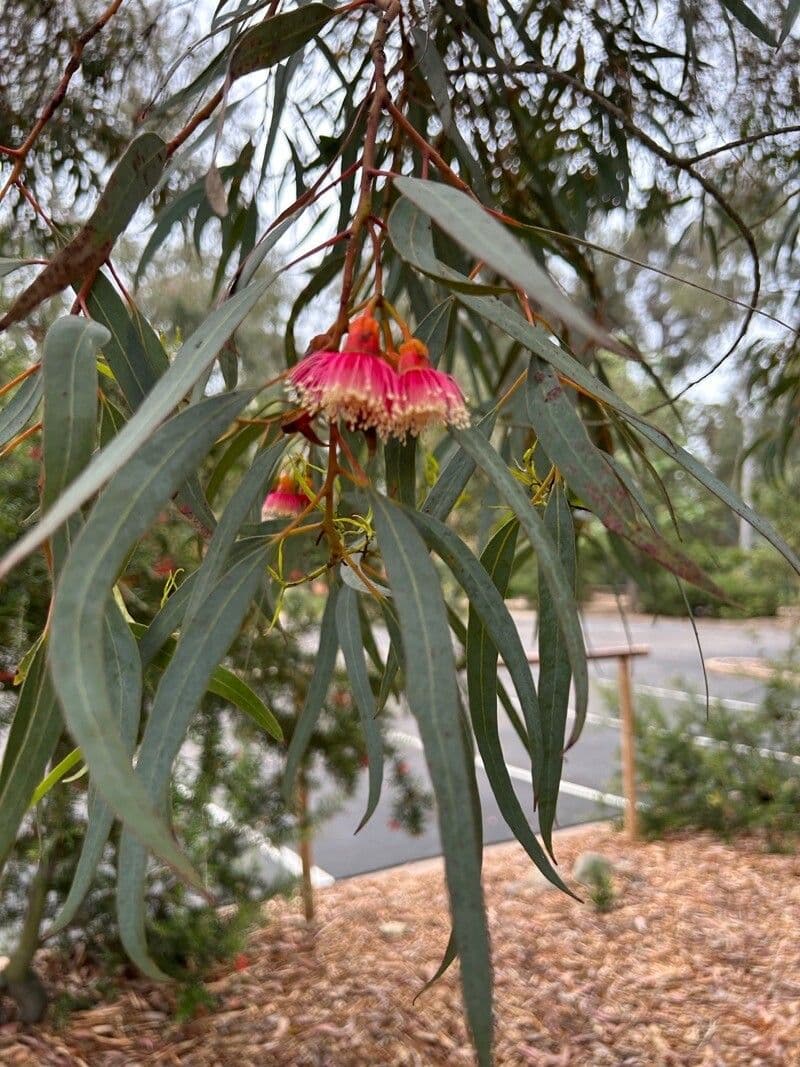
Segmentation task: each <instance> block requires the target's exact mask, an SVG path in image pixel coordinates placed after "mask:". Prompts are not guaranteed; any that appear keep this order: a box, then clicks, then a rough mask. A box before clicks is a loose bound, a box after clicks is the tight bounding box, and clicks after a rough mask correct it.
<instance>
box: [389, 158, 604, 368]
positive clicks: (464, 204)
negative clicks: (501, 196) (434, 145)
mask: <svg viewBox="0 0 800 1067" xmlns="http://www.w3.org/2000/svg"><path fill="white" fill-rule="evenodd" d="M394 184H395V187H396V188H397V190H398V191H399V192H400V193H401V194H402V195H403V196H405V197H408V199H409V200H410V201H411V202H412V203H413V204H415V205H416V206H417V207H418V208H420V210H422V211H424V212H425V213H426V214H427V215H430V217H431V218H432V219H433V221H434V222H436V223H437V224H438V225H439V226H441V227H442V229H443V230H444V231H445V233H447V234H448V235H449V236H450V237H452V238H453V240H454V241H457V242H458V244H460V245H461V247H462V248H464V249H465V250H466V251H467V252H470V253H471V254H472V255H473V256H475V258H476V259H478V260H482V261H483V262H484V263H487V264H488V265H489V266H490V267H492V268H493V269H494V270H496V271H497V273H498V274H499V275H500V276H501V277H504V278H508V280H509V281H510V282H512V283H513V284H514V285H517V286H519V287H520V288H521V289H523V290H524V291H525V292H526V293H528V294H529V296H530V297H531V298H532V299H535V300H536V302H537V303H538V304H539V305H540V306H541V307H542V308H543V309H544V311H545V313H546V314H551V315H555V316H557V317H558V318H559V319H561V320H562V321H563V322H564V323H565V324H566V325H567V326H570V327H572V328H573V329H574V330H577V331H578V332H579V333H580V334H582V335H583V336H585V337H591V338H592V339H593V340H595V341H597V342H598V343H599V344H602V345H603V346H605V347H607V348H611V349H613V350H616V349H617V348H618V347H619V345H618V343H617V342H616V341H615V340H614V338H613V337H611V335H610V334H609V333H608V332H607V331H606V330H603V329H601V327H600V326H598V324H597V323H596V322H595V321H594V320H593V319H591V318H590V317H589V316H588V315H587V314H586V312H584V311H582V310H581V308H579V307H578V305H577V304H575V303H574V302H573V301H572V300H570V299H569V298H568V297H566V296H564V294H563V293H562V292H561V290H560V289H559V288H558V287H557V286H556V285H555V283H554V282H553V281H551V279H550V276H549V275H548V274H547V273H546V272H545V271H544V270H543V269H542V268H541V267H540V266H539V264H538V263H537V262H536V260H535V259H534V258H533V256H532V255H531V254H530V253H529V252H528V251H527V249H526V248H525V247H524V245H522V244H521V243H520V242H519V241H518V240H517V239H516V237H512V235H511V234H510V233H509V232H508V230H507V229H506V228H505V227H504V226H502V225H501V224H500V223H499V222H498V221H497V220H496V219H494V218H492V216H491V215H490V214H489V213H488V212H487V211H486V209H485V208H484V207H482V206H481V205H480V204H479V203H477V201H475V200H473V199H472V197H470V196H467V194H466V193H462V192H461V191H460V190H459V189H454V188H453V187H452V186H449V185H443V184H441V183H440V182H432V181H425V180H423V179H422V178H405V177H404V178H396V179H395V183H394ZM455 280H457V279H455ZM451 282H452V280H451Z"/></svg>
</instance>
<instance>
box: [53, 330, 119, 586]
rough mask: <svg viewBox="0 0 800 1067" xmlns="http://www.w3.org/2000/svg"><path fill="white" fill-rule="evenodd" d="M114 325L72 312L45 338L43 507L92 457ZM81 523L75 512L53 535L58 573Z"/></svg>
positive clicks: (54, 499) (54, 500)
mask: <svg viewBox="0 0 800 1067" xmlns="http://www.w3.org/2000/svg"><path fill="white" fill-rule="evenodd" d="M107 340H108V331H107V330H106V329H105V327H104V326H99V325H98V324H97V323H95V322H92V321H91V320H90V319H85V318H79V317H78V316H77V315H66V316H64V317H63V318H60V319H57V320H56V321H55V322H54V323H53V325H52V326H51V327H50V329H49V330H48V331H47V336H46V337H45V340H44V349H43V354H42V379H43V387H44V416H43V424H44V433H43V436H42V459H43V463H42V466H43V474H44V477H43V484H42V507H43V509H44V512H45V514H46V513H47V511H48V510H49V509H50V508H52V507H53V505H54V504H55V502H56V501H57V500H58V498H59V496H60V495H61V493H62V492H63V491H64V489H65V488H66V486H68V485H69V483H70V482H71V481H73V479H75V478H77V477H78V475H79V474H80V473H81V471H82V470H84V468H85V467H86V465H87V464H88V463H89V460H90V458H91V455H92V451H93V450H94V443H95V434H96V429H97V364H96V353H97V350H98V348H99V347H100V346H101V345H102V344H104V343H105V342H106V341H107ZM79 524H80V520H79V519H77V518H74V519H73V520H72V521H71V522H70V523H69V524H68V525H67V527H66V528H65V529H64V530H62V531H59V532H57V533H56V536H55V537H53V542H52V547H53V566H54V569H55V572H56V574H58V573H59V572H60V570H61V567H62V565H63V562H64V559H65V557H66V554H67V551H68V549H69V543H70V538H71V537H73V536H74V535H75V533H76V531H77V528H78V526H79Z"/></svg>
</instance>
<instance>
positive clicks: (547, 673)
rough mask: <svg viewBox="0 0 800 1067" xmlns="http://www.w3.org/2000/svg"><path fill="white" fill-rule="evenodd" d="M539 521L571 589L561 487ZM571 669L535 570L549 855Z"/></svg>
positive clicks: (542, 804)
mask: <svg viewBox="0 0 800 1067" xmlns="http://www.w3.org/2000/svg"><path fill="white" fill-rule="evenodd" d="M544 524H545V526H546V527H547V529H548V530H549V531H550V535H551V537H552V538H553V541H554V543H555V546H556V551H557V552H558V558H559V559H560V560H561V565H562V567H563V568H564V573H565V574H566V576H567V581H568V582H569V584H570V589H571V590H572V592H573V593H574V591H575V572H576V566H577V564H576V559H575V531H574V529H573V526H572V512H571V511H570V508H569V504H568V502H567V495H566V493H565V492H564V489H563V487H562V486H561V485H559V484H556V485H555V486H554V487H553V489H552V490H551V491H550V497H549V499H548V501H547V507H546V508H545V511H544ZM571 679H572V671H571V670H570V665H569V656H568V655H567V651H566V648H565V645H564V639H563V636H562V634H561V628H560V626H559V624H558V617H557V615H556V612H555V607H554V605H553V598H552V596H551V594H550V587H549V585H548V584H547V577H546V575H545V574H544V573H543V571H542V569H541V567H540V570H539V704H540V706H541V709H542V732H543V734H544V756H543V759H542V774H541V792H540V794H539V829H540V831H541V834H542V838H543V840H544V843H545V845H546V846H547V850H548V852H549V853H550V855H551V856H552V855H553V841H552V834H553V823H554V821H555V817H556V805H557V803H558V789H559V785H560V784H561V770H562V765H563V753H564V734H565V730H566V725H567V709H568V707H569V689H570V682H571Z"/></svg>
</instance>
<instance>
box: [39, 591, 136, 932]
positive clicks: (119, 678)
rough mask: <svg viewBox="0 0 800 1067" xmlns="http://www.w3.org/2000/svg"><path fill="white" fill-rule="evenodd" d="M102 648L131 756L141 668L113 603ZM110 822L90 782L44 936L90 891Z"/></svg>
mask: <svg viewBox="0 0 800 1067" xmlns="http://www.w3.org/2000/svg"><path fill="white" fill-rule="evenodd" d="M105 649H106V655H105V664H106V678H107V682H108V693H109V699H110V704H111V709H112V714H113V715H114V716H115V718H116V721H117V725H118V728H119V732H120V736H121V738H122V742H123V745H124V746H125V748H126V750H127V752H128V755H129V756H132V755H133V750H134V746H135V744H136V737H137V734H138V731H139V717H140V713H141V706H142V665H141V662H140V660H139V649H138V646H137V644H136V639H135V638H134V636H133V634H132V633H131V631H130V629H129V627H128V624H127V623H126V622H125V620H124V619H123V617H122V614H121V612H120V610H119V608H118V607H117V605H116V604H114V603H109V605H108V608H107V610H106V617H105ZM113 823H114V812H113V810H112V809H111V808H110V807H109V805H108V804H107V803H106V802H105V800H104V799H103V797H102V795H101V794H100V793H99V792H98V790H97V788H96V787H95V785H94V782H92V781H91V779H90V785H89V796H88V800H87V812H86V836H85V837H84V841H83V847H82V848H81V853H80V857H79V859H78V865H77V867H76V868H75V874H74V875H73V877H72V885H71V886H70V889H69V893H68V894H67V897H66V900H65V901H64V903H63V904H62V906H61V910H60V911H59V913H58V915H57V916H56V917H55V919H54V920H53V924H52V926H51V927H50V928H49V930H48V936H52V935H53V934H56V933H58V932H59V931H60V930H63V929H64V928H65V927H66V926H68V925H69V923H71V922H72V920H73V919H74V917H75V914H76V912H77V910H78V908H79V907H80V905H81V903H82V902H83V900H84V898H85V896H86V894H87V893H88V892H89V889H90V888H91V884H92V879H93V878H94V875H95V871H96V870H97V866H98V864H99V863H100V860H101V859H102V857H103V850H104V849H105V846H106V842H107V841H108V835H109V834H110V833H111V827H112V825H113Z"/></svg>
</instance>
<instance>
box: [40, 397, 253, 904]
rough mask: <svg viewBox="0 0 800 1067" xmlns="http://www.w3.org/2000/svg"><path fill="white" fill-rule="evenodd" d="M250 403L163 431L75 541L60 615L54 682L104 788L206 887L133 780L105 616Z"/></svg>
mask: <svg viewBox="0 0 800 1067" xmlns="http://www.w3.org/2000/svg"><path fill="white" fill-rule="evenodd" d="M245 400H246V397H244V396H237V395H227V396H223V397H213V398H211V399H209V400H206V401H203V402H202V403H200V404H197V405H194V406H192V407H190V408H187V409H186V410H184V411H182V412H181V413H180V414H178V415H176V416H175V417H174V418H173V419H171V420H170V421H169V422H167V423H166V424H165V425H164V426H163V427H161V428H160V429H159V430H158V431H157V432H156V433H155V434H154V435H153V436H152V437H151V438H150V439H149V440H148V441H147V443H146V444H144V445H143V446H142V447H141V448H140V449H139V451H138V453H137V454H136V455H135V457H134V458H133V459H131V460H130V462H129V463H128V464H127V465H126V466H125V467H124V468H123V469H122V470H121V471H119V473H118V474H117V475H115V477H114V478H113V479H112V481H111V482H110V483H109V485H108V487H107V488H106V490H105V492H104V493H103V494H102V495H101V496H100V498H99V500H98V502H97V504H96V505H95V507H94V509H93V511H92V513H91V515H90V517H89V519H88V521H87V522H86V525H85V526H84V528H83V530H82V531H81V533H80V534H79V536H78V537H77V538H76V540H75V543H74V544H73V547H72V551H71V552H70V555H69V557H68V559H67V563H66V565H65V567H64V571H63V573H62V575H61V580H60V582H59V585H58V589H57V590H56V596H55V604H54V609H53V616H52V628H51V632H52V637H51V645H50V664H51V669H52V673H53V680H54V683H55V685H56V688H57V691H58V696H59V700H60V702H61V705H62V707H63V709H64V717H65V719H66V721H67V725H68V726H69V729H70V732H71V733H72V736H73V738H74V739H75V741H76V742H77V744H78V745H79V747H80V748H81V749H82V750H83V753H84V756H85V758H86V762H87V764H88V766H89V771H90V774H91V775H92V778H93V780H94V783H95V785H96V786H97V788H98V789H99V790H100V791H101V793H102V794H103V796H104V797H105V799H106V800H107V801H108V803H109V804H110V805H111V806H112V807H113V809H114V811H115V812H116V814H117V815H118V817H119V818H120V819H122V820H123V822H125V823H127V824H129V825H131V826H132V828H133V829H134V830H135V832H136V833H137V834H139V835H140V836H141V838H142V841H143V842H145V843H146V844H147V845H148V847H149V848H151V849H152V850H153V851H154V852H156V853H157V854H158V855H160V856H161V857H162V858H163V859H165V860H166V861H167V862H168V863H170V864H172V865H173V866H174V867H175V869H176V870H177V871H178V872H179V873H180V874H181V876H182V877H184V878H186V879H187V880H189V881H191V882H193V883H194V884H195V885H198V886H201V885H202V883H201V881H200V879H199V878H198V876H197V875H196V874H195V872H194V871H193V870H192V868H191V866H190V865H189V863H188V862H187V860H186V858H185V857H184V856H183V855H182V853H181V852H180V850H179V849H178V847H177V846H176V844H175V841H174V839H173V837H172V834H171V833H170V831H169V829H168V828H167V827H166V825H165V824H164V822H163V821H162V820H161V819H160V818H159V816H157V815H156V813H155V812H154V810H153V808H152V804H151V801H150V798H149V797H148V795H147V792H146V791H145V789H144V788H143V786H142V784H141V782H140V781H139V779H138V778H136V777H135V776H134V773H133V769H132V767H131V764H130V757H129V755H128V752H127V750H126V746H125V744H124V742H123V739H122V737H121V735H120V731H119V727H118V724H117V722H116V721H115V718H114V714H113V710H112V707H111V702H110V697H109V693H108V682H107V678H106V673H105V670H104V666H103V619H104V615H105V609H106V605H107V603H108V601H109V599H110V593H111V587H112V585H113V583H114V581H115V580H116V577H117V572H118V571H119V569H120V567H121V566H122V564H123V563H124V561H125V559H126V557H127V554H128V552H129V550H130V546H131V545H132V544H133V543H134V542H135V541H136V540H137V538H139V537H140V536H141V535H142V534H143V533H144V532H145V531H146V530H147V529H148V527H149V526H150V524H151V523H152V521H153V520H154V519H155V517H156V516H157V515H158V513H159V511H160V510H161V508H162V507H163V506H164V502H165V501H166V500H168V499H169V497H170V496H171V494H172V493H174V491H175V489H176V488H177V486H178V485H179V484H180V483H181V481H182V480H183V479H185V477H186V475H187V473H188V472H189V470H191V469H192V468H193V467H194V466H195V465H196V464H197V463H198V462H199V460H200V459H201V458H202V457H203V455H204V454H205V453H206V452H207V451H208V449H209V448H210V446H211V444H212V443H213V441H214V440H215V439H216V438H217V437H218V436H219V434H220V433H221V432H222V431H223V430H224V429H225V428H226V427H227V426H228V425H229V423H230V421H231V419H233V418H234V416H235V415H236V414H237V413H238V412H239V411H240V410H241V407H242V405H243V403H244V402H245ZM74 484H75V483H73V485H74Z"/></svg>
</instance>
